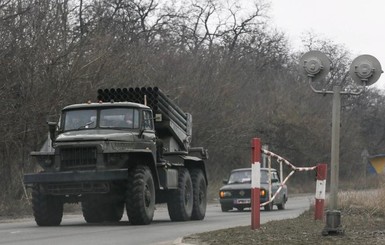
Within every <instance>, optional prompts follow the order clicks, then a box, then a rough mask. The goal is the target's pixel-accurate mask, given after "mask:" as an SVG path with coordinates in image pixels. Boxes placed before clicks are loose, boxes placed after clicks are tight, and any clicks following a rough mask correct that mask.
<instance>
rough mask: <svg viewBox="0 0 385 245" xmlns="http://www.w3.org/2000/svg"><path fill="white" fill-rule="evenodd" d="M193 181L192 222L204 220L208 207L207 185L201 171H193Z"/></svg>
mask: <svg viewBox="0 0 385 245" xmlns="http://www.w3.org/2000/svg"><path fill="white" fill-rule="evenodd" d="M191 181H192V185H193V198H194V199H193V210H192V214H191V219H192V220H203V219H204V217H205V215H206V206H207V184H206V179H205V176H204V175H203V172H202V170H201V169H193V170H192V171H191Z"/></svg>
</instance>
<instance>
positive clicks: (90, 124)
mask: <svg viewBox="0 0 385 245" xmlns="http://www.w3.org/2000/svg"><path fill="white" fill-rule="evenodd" d="M63 118H64V123H63V129H64V131H69V130H79V129H92V128H96V127H100V128H130V129H137V128H139V110H138V109H135V108H106V109H100V112H99V113H98V110H96V109H78V110H68V111H65V112H64V113H63Z"/></svg>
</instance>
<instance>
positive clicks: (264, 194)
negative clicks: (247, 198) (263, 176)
mask: <svg viewBox="0 0 385 245" xmlns="http://www.w3.org/2000/svg"><path fill="white" fill-rule="evenodd" d="M266 193H267V192H266V190H265V189H261V190H260V196H261V197H265V196H266Z"/></svg>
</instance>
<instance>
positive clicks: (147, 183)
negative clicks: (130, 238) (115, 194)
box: [126, 165, 155, 225]
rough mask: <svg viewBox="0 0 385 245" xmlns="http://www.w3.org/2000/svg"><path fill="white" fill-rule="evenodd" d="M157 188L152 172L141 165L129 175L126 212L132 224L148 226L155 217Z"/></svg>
mask: <svg viewBox="0 0 385 245" xmlns="http://www.w3.org/2000/svg"><path fill="white" fill-rule="evenodd" d="M154 210H155V186H154V180H153V178H152V175H151V171H150V169H149V168H148V167H147V166H143V165H139V166H137V167H136V168H135V169H134V170H132V171H130V172H129V173H128V180H127V191H126V211H127V216H128V219H129V221H130V223H131V224H133V225H147V224H150V223H151V221H152V219H153V217H154Z"/></svg>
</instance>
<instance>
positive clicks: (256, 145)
mask: <svg viewBox="0 0 385 245" xmlns="http://www.w3.org/2000/svg"><path fill="white" fill-rule="evenodd" d="M251 148H252V157H251V159H252V163H251V176H252V178H251V228H252V229H253V230H255V229H258V228H260V207H261V206H264V205H266V204H269V203H270V202H272V201H273V200H274V199H275V197H276V196H277V195H278V194H279V192H280V191H281V190H282V188H283V186H284V185H285V184H286V182H287V181H288V180H289V178H290V177H291V176H292V175H293V174H294V173H295V172H297V171H299V172H301V171H317V174H316V179H317V181H316V193H315V214H314V218H315V219H317V220H322V219H323V211H324V201H325V190H326V173H327V165H326V164H325V163H322V164H317V165H316V166H312V167H296V166H294V165H293V164H292V163H290V162H289V161H288V160H286V159H284V158H283V157H281V156H279V155H277V154H275V153H273V152H271V151H268V150H265V149H262V147H261V141H260V139H259V138H253V140H252V146H251ZM262 153H263V154H265V155H266V156H267V158H268V168H271V159H272V158H275V159H276V161H277V162H278V163H279V165H280V175H281V176H280V177H281V185H280V187H279V188H278V190H277V191H276V192H275V193H274V195H273V196H271V191H269V195H270V196H269V200H268V201H267V202H264V203H260V178H261V177H260V168H261V167H260V166H261V163H260V159H261V154H262ZM283 164H285V165H287V166H288V167H289V168H290V169H291V172H290V173H289V174H288V175H287V176H286V178H285V179H284V180H283V181H282V168H283Z"/></svg>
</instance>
